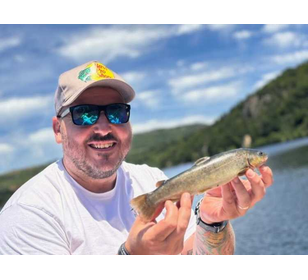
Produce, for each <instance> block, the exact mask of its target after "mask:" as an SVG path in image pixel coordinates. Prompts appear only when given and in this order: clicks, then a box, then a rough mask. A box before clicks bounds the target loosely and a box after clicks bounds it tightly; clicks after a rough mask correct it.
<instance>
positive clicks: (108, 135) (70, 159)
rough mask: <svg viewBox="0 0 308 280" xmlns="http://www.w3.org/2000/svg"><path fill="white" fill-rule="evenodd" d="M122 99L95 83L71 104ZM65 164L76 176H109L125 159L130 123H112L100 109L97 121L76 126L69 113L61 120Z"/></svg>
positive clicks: (104, 103)
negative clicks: (94, 85)
mask: <svg viewBox="0 0 308 280" xmlns="http://www.w3.org/2000/svg"><path fill="white" fill-rule="evenodd" d="M112 103H124V102H123V98H122V97H121V95H120V94H119V93H118V92H117V91H116V90H114V89H111V88H103V87H94V88H90V89H87V90H86V91H84V92H83V93H82V94H81V95H80V96H79V97H78V99H77V100H76V101H75V102H74V103H73V104H71V105H70V106H75V105H80V104H94V105H107V104H112ZM60 133H61V141H58V142H62V145H63V153H64V157H63V160H64V164H65V167H66V168H67V169H68V171H71V173H73V174H76V175H77V176H83V175H87V176H88V177H90V178H92V179H104V178H108V177H110V176H112V175H113V174H114V173H115V172H116V170H117V169H118V168H119V166H120V165H121V163H122V161H123V160H124V159H125V157H126V155H127V154H128V151H129V149H130V145H131V141H132V130H131V126H130V123H125V124H111V123H109V121H108V120H107V118H106V116H105V114H104V112H103V111H102V112H101V114H100V117H99V119H98V121H97V123H96V124H94V125H90V126H77V125H75V124H73V122H72V117H71V114H68V115H67V116H65V117H64V118H63V119H62V121H61V120H60Z"/></svg>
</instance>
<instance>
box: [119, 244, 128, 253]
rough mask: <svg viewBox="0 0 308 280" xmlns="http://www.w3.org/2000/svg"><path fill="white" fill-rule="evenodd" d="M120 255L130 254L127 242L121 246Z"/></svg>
mask: <svg viewBox="0 0 308 280" xmlns="http://www.w3.org/2000/svg"><path fill="white" fill-rule="evenodd" d="M118 255H130V253H129V252H128V251H127V250H126V248H125V242H124V243H123V244H122V245H121V246H120V248H119V250H118Z"/></svg>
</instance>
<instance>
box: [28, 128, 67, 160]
mask: <svg viewBox="0 0 308 280" xmlns="http://www.w3.org/2000/svg"><path fill="white" fill-rule="evenodd" d="M25 138H26V139H27V141H26V143H24V142H23V144H22V145H23V147H24V148H26V149H27V152H28V153H29V157H30V158H31V159H32V160H34V159H35V160H36V161H40V162H47V161H51V160H54V159H56V158H60V157H61V156H62V146H61V145H58V144H57V143H56V141H55V137H54V133H53V130H52V127H51V126H50V127H46V128H42V129H40V130H37V131H35V132H33V133H31V134H29V135H27V136H25Z"/></svg>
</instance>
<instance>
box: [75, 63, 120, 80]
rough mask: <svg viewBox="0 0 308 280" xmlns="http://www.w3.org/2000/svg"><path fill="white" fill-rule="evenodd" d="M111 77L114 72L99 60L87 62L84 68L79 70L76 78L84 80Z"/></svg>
mask: <svg viewBox="0 0 308 280" xmlns="http://www.w3.org/2000/svg"><path fill="white" fill-rule="evenodd" d="M113 78H114V74H113V73H112V71H111V70H110V69H108V68H107V67H106V66H105V65H103V64H102V63H100V62H93V63H91V64H89V65H88V66H87V67H86V69H84V70H81V71H80V72H79V74H78V79H80V80H81V81H84V82H88V81H99V80H102V79H113Z"/></svg>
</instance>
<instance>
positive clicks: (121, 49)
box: [57, 25, 202, 63]
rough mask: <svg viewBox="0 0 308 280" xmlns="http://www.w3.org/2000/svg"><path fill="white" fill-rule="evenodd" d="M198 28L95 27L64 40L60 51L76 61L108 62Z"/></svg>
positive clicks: (131, 55) (162, 26) (183, 26)
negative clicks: (98, 59) (101, 58)
mask: <svg viewBox="0 0 308 280" xmlns="http://www.w3.org/2000/svg"><path fill="white" fill-rule="evenodd" d="M201 27H202V26H199V25H166V26H164V25H141V26H139V25H136V26H132V25H130V26H125V25H124V26H123V25H122V26H121V25H119V26H111V27H105V26H104V27H95V28H92V29H88V30H87V31H83V32H82V33H79V34H74V35H73V36H71V37H68V38H66V39H65V44H64V45H63V46H62V47H61V48H60V49H59V50H57V52H58V53H60V54H61V55H63V56H65V57H68V58H71V59H74V60H77V61H84V60H91V59H93V58H100V57H103V58H104V61H103V62H104V63H108V62H110V61H112V60H114V59H116V58H117V57H121V56H122V57H129V58H136V57H138V56H140V55H142V54H143V53H144V52H146V51H147V50H148V47H151V46H152V44H153V43H154V42H156V41H158V40H161V39H164V38H169V37H175V36H179V35H182V34H188V33H192V32H195V31H196V30H199V29H200V28H201Z"/></svg>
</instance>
